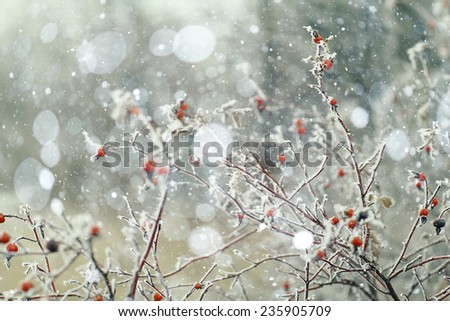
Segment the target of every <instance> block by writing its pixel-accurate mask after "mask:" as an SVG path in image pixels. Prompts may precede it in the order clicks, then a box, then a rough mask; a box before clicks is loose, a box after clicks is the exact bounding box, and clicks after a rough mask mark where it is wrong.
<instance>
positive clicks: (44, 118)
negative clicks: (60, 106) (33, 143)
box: [33, 109, 59, 145]
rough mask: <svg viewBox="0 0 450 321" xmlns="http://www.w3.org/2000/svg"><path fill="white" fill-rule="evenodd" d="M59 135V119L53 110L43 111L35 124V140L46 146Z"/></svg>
mask: <svg viewBox="0 0 450 321" xmlns="http://www.w3.org/2000/svg"><path fill="white" fill-rule="evenodd" d="M58 133H59V123H58V118H56V116H55V114H54V113H53V112H52V111H51V110H48V109H47V110H44V111H41V112H40V113H39V114H38V115H37V116H36V118H35V120H34V122H33V135H34V138H36V140H37V141H38V142H39V143H40V144H41V145H45V144H47V143H49V142H52V141H53V140H55V139H56V137H57V136H58Z"/></svg>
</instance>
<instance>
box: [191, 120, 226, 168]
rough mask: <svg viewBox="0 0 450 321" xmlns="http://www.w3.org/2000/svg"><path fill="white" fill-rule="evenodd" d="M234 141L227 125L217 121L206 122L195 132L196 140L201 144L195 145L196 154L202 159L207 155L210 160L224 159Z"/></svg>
mask: <svg viewBox="0 0 450 321" xmlns="http://www.w3.org/2000/svg"><path fill="white" fill-rule="evenodd" d="M232 141H233V140H232V137H231V133H230V131H229V130H228V129H227V128H226V127H225V126H223V125H221V124H217V123H212V124H206V125H205V126H202V127H201V128H200V129H199V130H198V131H197V133H195V136H194V142H195V143H199V146H198V147H194V155H195V156H196V157H198V158H199V159H200V161H202V160H203V158H204V157H205V156H208V157H207V161H208V162H217V161H220V160H223V158H224V157H226V152H227V147H228V146H229V145H230V144H231V143H232ZM216 154H217V155H219V154H220V156H216Z"/></svg>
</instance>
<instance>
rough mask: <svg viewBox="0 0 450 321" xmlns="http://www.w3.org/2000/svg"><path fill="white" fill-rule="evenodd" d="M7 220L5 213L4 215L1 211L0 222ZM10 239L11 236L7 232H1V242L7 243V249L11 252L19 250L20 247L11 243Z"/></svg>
mask: <svg viewBox="0 0 450 321" xmlns="http://www.w3.org/2000/svg"><path fill="white" fill-rule="evenodd" d="M5 221H6V218H5V215H3V213H0V224H3V223H5ZM10 239H11V237H10V236H9V234H8V233H7V232H3V233H1V234H0V243H3V244H6V251H8V252H9V253H16V252H18V251H19V247H18V246H17V244H15V243H10V242H9V241H10Z"/></svg>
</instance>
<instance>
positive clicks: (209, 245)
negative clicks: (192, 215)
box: [188, 226, 223, 255]
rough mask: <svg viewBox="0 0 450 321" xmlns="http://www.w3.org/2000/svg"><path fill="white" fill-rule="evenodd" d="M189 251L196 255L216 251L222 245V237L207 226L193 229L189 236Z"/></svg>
mask: <svg viewBox="0 0 450 321" xmlns="http://www.w3.org/2000/svg"><path fill="white" fill-rule="evenodd" d="M188 244H189V249H190V250H191V251H192V252H194V253H195V254H196V255H205V254H208V253H211V252H213V251H215V250H217V249H218V248H219V247H220V246H222V244H223V240H222V236H221V235H220V234H219V232H217V230H215V229H213V228H212V227H209V226H201V227H197V228H195V229H193V230H192V231H191V234H190V235H189V240H188Z"/></svg>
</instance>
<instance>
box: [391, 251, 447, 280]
mask: <svg viewBox="0 0 450 321" xmlns="http://www.w3.org/2000/svg"><path fill="white" fill-rule="evenodd" d="M439 260H450V255H438V256H433V257H430V258H428V259H425V260H423V261H420V262H417V263H415V264H410V265H409V266H406V267H405V268H404V269H401V270H398V271H397V272H395V273H393V274H392V275H390V276H389V278H390V279H393V278H395V277H396V276H398V275H399V274H401V273H403V272H406V271H409V270H412V269H415V268H416V267H419V266H423V265H425V264H427V263H430V262H434V261H439Z"/></svg>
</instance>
